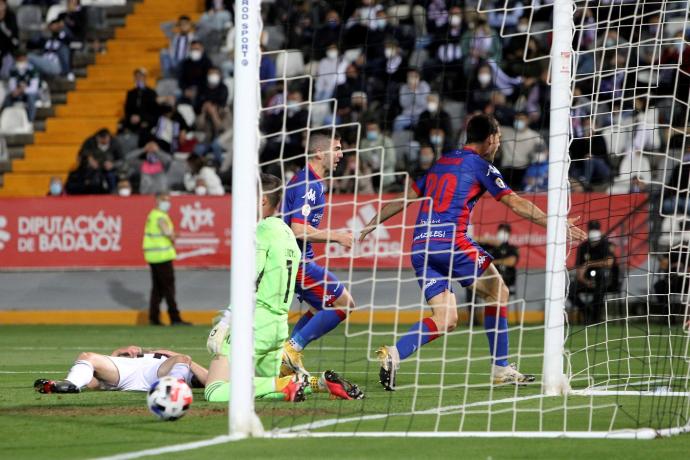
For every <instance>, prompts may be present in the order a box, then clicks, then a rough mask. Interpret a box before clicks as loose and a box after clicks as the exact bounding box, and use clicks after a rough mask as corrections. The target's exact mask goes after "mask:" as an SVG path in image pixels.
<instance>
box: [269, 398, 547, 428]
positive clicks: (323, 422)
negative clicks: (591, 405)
mask: <svg viewBox="0 0 690 460" xmlns="http://www.w3.org/2000/svg"><path fill="white" fill-rule="evenodd" d="M548 397H549V396H546V395H541V394H539V395H531V396H516V397H513V398H504V399H497V400H495V401H478V402H474V403H470V404H458V405H454V406H442V407H438V408H434V409H427V410H422V411H410V412H394V413H390V414H372V415H361V416H359V417H348V418H342V419H337V418H332V419H326V420H317V421H315V422H310V423H305V424H302V425H297V426H293V427H290V428H282V429H277V430H274V431H273V433H275V434H277V435H280V434H285V433H293V432H299V431H305V430H317V429H320V428H326V427H328V426H333V425H338V424H340V423H352V422H364V421H368V420H381V419H384V418H388V417H410V416H413V415H415V416H416V415H444V413H448V412H455V411H459V410H463V409H468V408H471V407H481V406H493V405H496V404H509V403H514V402H519V401H527V400H530V399H542V398H548ZM269 436H270V434H269Z"/></svg>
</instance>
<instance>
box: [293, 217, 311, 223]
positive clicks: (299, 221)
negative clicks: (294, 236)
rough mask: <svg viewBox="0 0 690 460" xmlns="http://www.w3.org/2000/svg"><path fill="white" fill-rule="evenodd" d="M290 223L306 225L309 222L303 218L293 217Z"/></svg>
mask: <svg viewBox="0 0 690 460" xmlns="http://www.w3.org/2000/svg"><path fill="white" fill-rule="evenodd" d="M290 222H297V223H298V224H305V223H306V222H307V221H306V220H304V219H302V218H301V217H295V216H292V217H290Z"/></svg>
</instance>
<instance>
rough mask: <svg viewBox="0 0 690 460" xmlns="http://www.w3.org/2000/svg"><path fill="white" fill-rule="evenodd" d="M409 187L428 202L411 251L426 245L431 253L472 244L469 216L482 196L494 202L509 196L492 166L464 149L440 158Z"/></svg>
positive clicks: (422, 211) (422, 210)
mask: <svg viewBox="0 0 690 460" xmlns="http://www.w3.org/2000/svg"><path fill="white" fill-rule="evenodd" d="M412 187H413V188H414V190H415V191H416V192H417V195H419V196H420V197H427V198H428V199H427V200H424V201H423V202H422V205H421V207H420V209H419V215H418V216H417V222H416V224H415V231H414V236H413V239H412V246H413V249H416V250H420V249H424V246H425V245H426V244H427V241H428V242H429V249H430V250H434V251H438V250H445V249H450V248H451V247H457V248H464V247H466V246H467V243H468V242H471V239H470V238H469V237H468V236H467V228H468V226H469V224H470V214H471V213H472V209H473V208H474V205H475V204H476V203H477V201H478V200H479V198H481V196H482V195H483V194H484V192H486V191H487V190H488V191H489V193H490V194H491V195H492V196H493V197H494V198H495V199H496V200H497V201H498V200H500V199H501V198H502V197H503V196H505V195H507V194H509V193H511V192H512V190H511V189H510V188H509V187H508V185H507V184H506V183H505V181H504V179H503V176H501V173H500V171H499V170H498V169H497V168H496V167H495V166H494V165H492V164H491V163H489V162H488V161H486V160H485V159H483V158H482V157H480V156H479V155H478V154H477V153H476V152H475V151H474V150H471V149H467V148H465V149H462V150H453V151H450V152H447V153H445V154H443V156H441V158H439V159H438V161H436V163H435V164H434V165H433V166H432V167H431V169H429V171H428V172H427V173H426V174H425V175H424V176H422V177H420V178H419V179H417V181H416V182H414V183H413V184H412ZM432 203H433V205H432Z"/></svg>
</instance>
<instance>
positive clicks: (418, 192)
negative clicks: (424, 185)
mask: <svg viewBox="0 0 690 460" xmlns="http://www.w3.org/2000/svg"><path fill="white" fill-rule="evenodd" d="M411 185H412V190H414V191H415V193H416V194H417V195H418V196H422V191H421V190H420V189H419V187H417V183H416V182H412V184H411Z"/></svg>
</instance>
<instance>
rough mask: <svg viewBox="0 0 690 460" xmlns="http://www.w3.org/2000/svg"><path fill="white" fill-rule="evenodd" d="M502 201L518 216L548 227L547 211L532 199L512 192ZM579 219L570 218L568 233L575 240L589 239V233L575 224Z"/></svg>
mask: <svg viewBox="0 0 690 460" xmlns="http://www.w3.org/2000/svg"><path fill="white" fill-rule="evenodd" d="M501 203H503V204H505V205H506V206H508V207H509V208H510V209H512V210H513V212H514V213H515V214H517V215H518V216H520V217H522V218H525V219H527V220H529V221H531V222H534V223H535V224H537V225H541V226H542V227H546V222H547V219H548V217H547V215H546V213H545V212H544V211H542V210H541V209H539V207H538V206H537V205H535V204H534V203H532V202H531V201H529V200H526V199H524V198H522V197H521V196H518V195H517V194H515V193H513V192H511V193H508V194H506V195H504V196H503V197H502V198H501ZM578 219H579V217H570V218H568V234H569V236H570V238H572V239H573V240H575V241H584V240H586V239H587V234H586V233H585V232H584V230H582V229H581V228H579V227H577V226H576V225H575V222H577V220H578Z"/></svg>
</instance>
